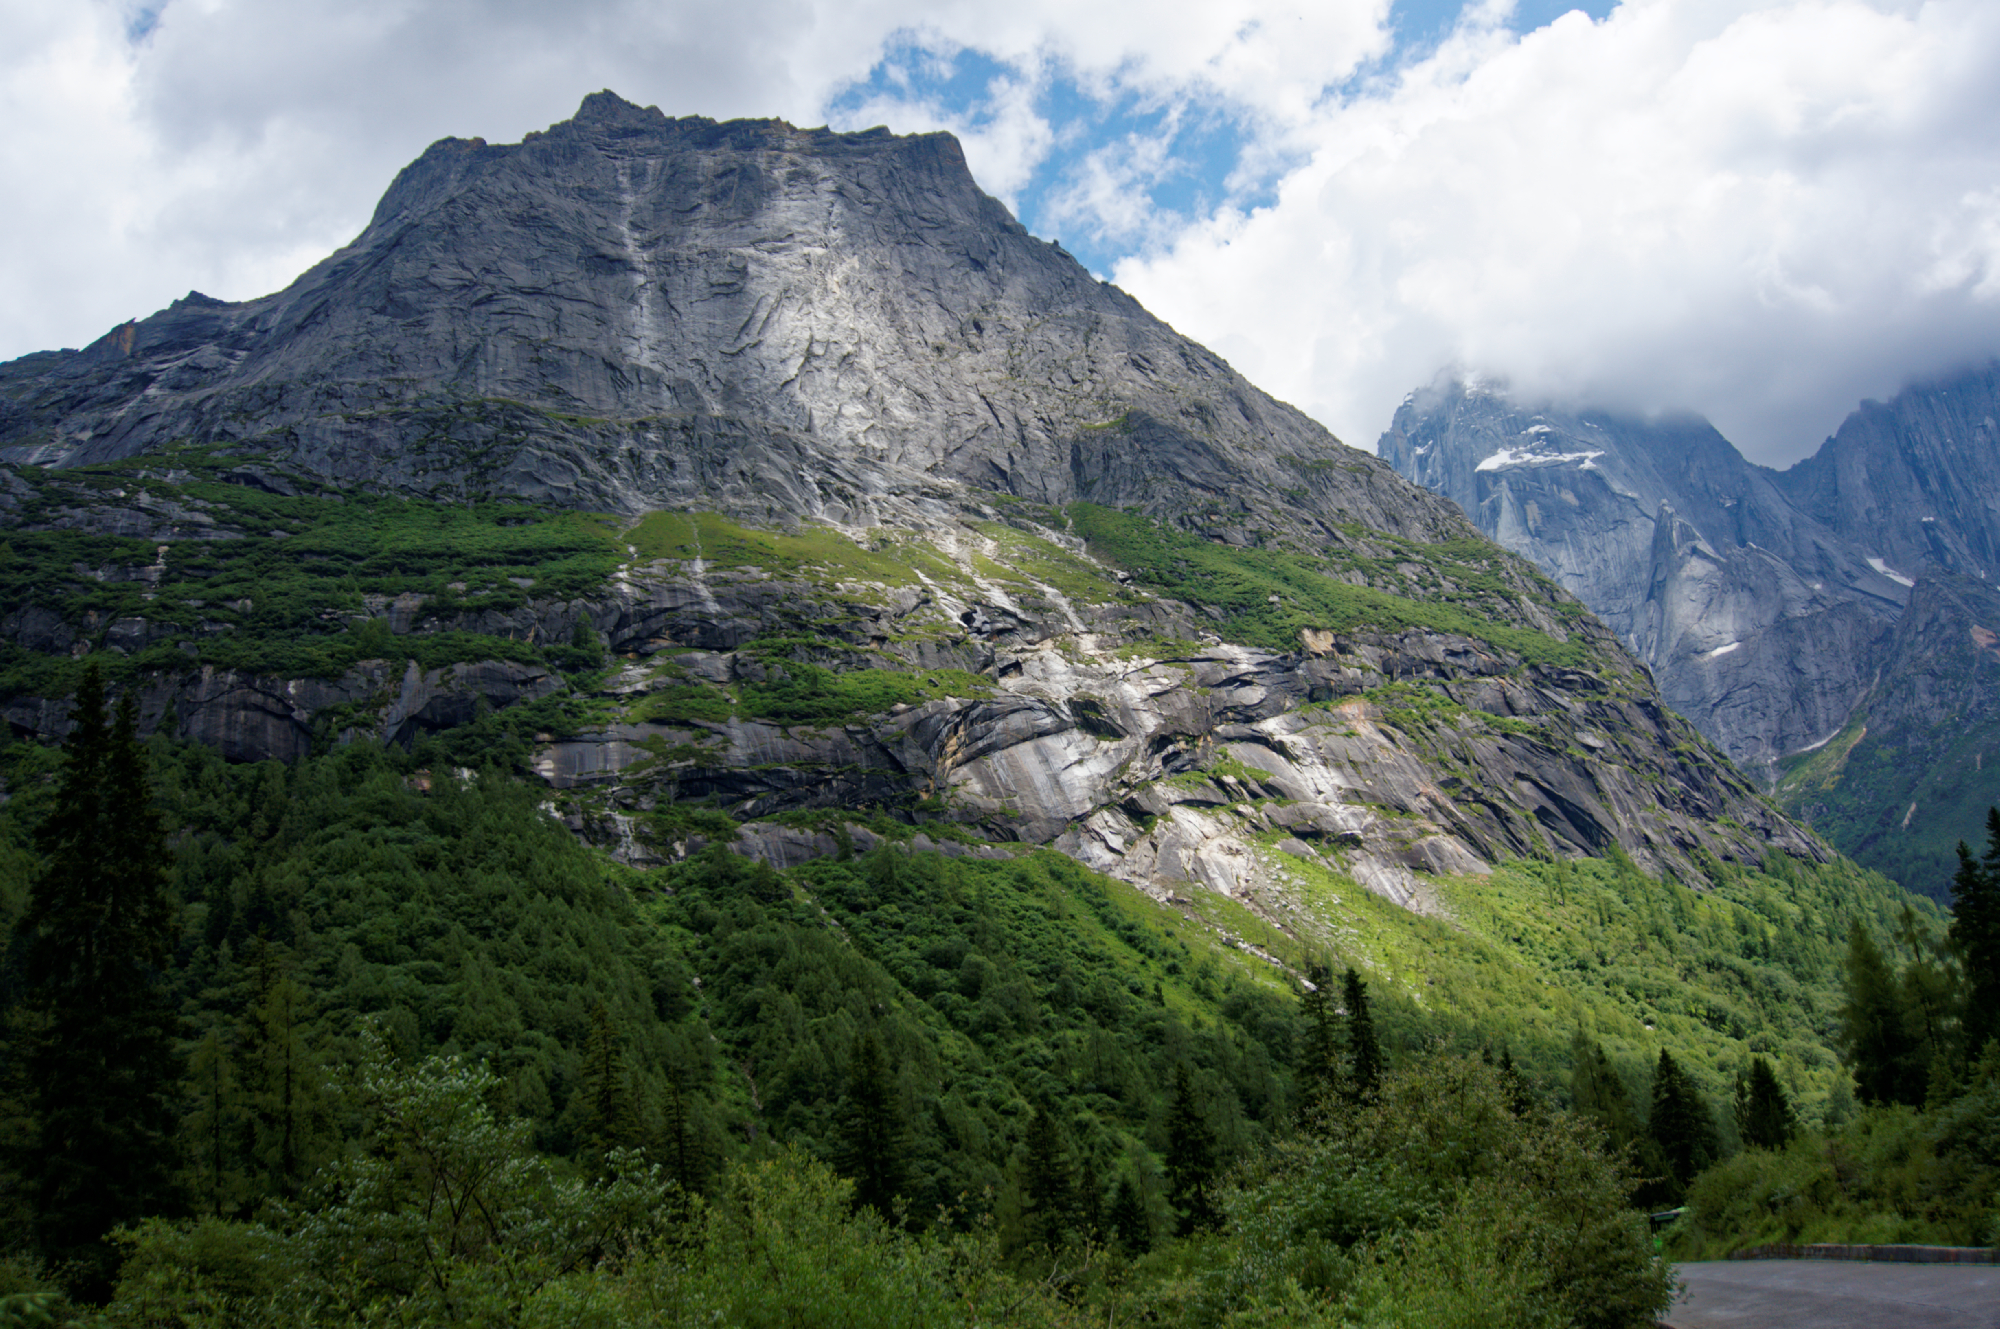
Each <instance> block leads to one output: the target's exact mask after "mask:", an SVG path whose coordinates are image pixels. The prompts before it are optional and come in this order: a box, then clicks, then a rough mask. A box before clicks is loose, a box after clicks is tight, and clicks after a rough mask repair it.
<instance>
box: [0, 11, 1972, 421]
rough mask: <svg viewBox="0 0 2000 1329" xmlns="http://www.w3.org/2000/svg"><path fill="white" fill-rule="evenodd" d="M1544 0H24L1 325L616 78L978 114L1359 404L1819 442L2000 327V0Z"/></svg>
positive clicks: (654, 86)
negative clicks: (1667, 417)
mask: <svg viewBox="0 0 2000 1329" xmlns="http://www.w3.org/2000/svg"><path fill="white" fill-rule="evenodd" d="M1512 8H1513V5H1512V0H1481V2H1480V3H1478V4H1474V5H1472V6H1470V7H1468V8H1467V9H1466V11H1465V12H1464V14H1463V15H1462V16H1461V18H1460V20H1459V22H1458V23H1457V25H1456V27H1455V28H1454V29H1452V30H1451V31H1450V32H1449V34H1448V35H1447V36H1446V37H1445V38H1444V40H1443V41H1442V42H1441V43H1439V44H1437V45H1436V46H1435V47H1434V48H1430V49H1427V50H1426V51H1424V52H1423V53H1421V55H1420V57H1412V56H1410V55H1409V54H1408V53H1407V52H1402V53H1399V52H1396V51H1394V50H1393V49H1392V47H1391V43H1392V41H1393V38H1394V31H1395V28H1394V22H1393V21H1394V19H1395V16H1394V15H1392V14H1391V12H1390V9H1389V5H1388V0H1349V2H1348V3H1318V4H1313V5H1297V4H1293V5H1290V6H1284V5H1280V4H1278V3H1277V2H1276V0H1167V2H1166V3H1162V0H1147V2H1146V3H1140V2H1139V0H1105V2H1104V3H1098V4H1092V5H1084V6H1079V5H1074V4H1070V3H1067V0H1060V2H1059V0H1015V2H1014V3H1009V4H1005V5H995V4H993V3H992V2H991V0H737V3H734V4H731V5H727V6H718V5H714V4H712V3H708V2H707V0H702V2H701V3H696V0H573V2H572V3H569V4H565V5H563V6H549V5H546V4H542V3H539V2H538V0H343V3H341V4H339V5H327V4H323V3H320V0H166V3H165V4H164V5H163V6H162V5H160V4H158V3H157V0H68V3H57V2H56V0H0V109H4V113H5V115H6V123H7V125H8V128H9V132H8V134H7V135H5V136H0V170H4V171H5V172H6V178H7V179H8V180H9V181H10V183H11V184H12V185H13V186H14V187H13V188H11V189H10V195H11V196H12V203H11V206H10V208H9V209H8V210H6V211H5V212H4V213H0V228H4V230H0V237H4V239H5V241H6V243H5V244H0V357H5V356H11V355H16V354H20V353H23V352H25V351H28V350H32V349H37V348H40V347H45V346H56V345H78V344H81V343H82V342H85V341H88V340H90V339H91V338H93V337H95V336H98V335H100V334H101V333H102V332H103V331H104V330H106V329H107V328H109V327H111V326H112V325H113V324H115V323H117V322H119V321H121V320H123V319H125V318H127V317H131V316H134V315H143V314H145V313H147V312H149V311H151V310H153V309H156V308H158V307H160V306H161V305H163V304H165V303H166V302H167V301H168V300H170V299H172V298H174V297H175V296H178V295H179V294H181V293H183V292H184V291H186V290H187V289H189V288H190V287H194V288H199V289H202V290H205V291H207V292H209V293H210V294H213V295H218V296H223V297H226V298H245V297H249V296H253V295H257V294H260V293H262V292H264V291H267V290H271V289H275V288H276V287H278V286H281V285H283V284H284V283H285V282H286V281H288V280H289V279H290V278H291V277H292V276H293V275H295V274H296V273H297V272H298V271H300V270H301V269H303V268H304V267H305V266H307V265H308V264H309V263H311V262H312V261H314V260H315V259H317V258H318V257H320V256H322V255H324V254H325V253H327V252H328V251H329V250H331V249H332V248H334V247H335V246H337V245H339V244H341V243H343V242H344V241H346V240H347V239H348V238H350V237H351V236H353V235H354V234H355V233H356V232H357V231H358V230H359V229H360V227H361V226H362V224H363V223H364V222H365V220H366V218H367V215H368V212H369V210H370V209H371V208H372V207H373V205H374V201H375V199H376V198H377V197H378V196H379V195H380V193H381V191H382V189H383V188H384V187H385V186H386V184H387V183H388V181H389V179H390V178H391V177H392V176H393V174H394V172H395V171H396V170H397V169H398V168H399V167H400V166H402V165H403V164H404V163H406V162H407V161H409V160H410V159H412V158H413V157H415V156H416V155H417V153H418V152H420V151H421V150H422V149H423V147H424V146H425V144H427V143H428V142H430V141H431V140H433V139H435V138H438V137H441V136H443V135H446V134H459V135H465V136H472V135H480V136H484V137H486V138H489V139H494V140H496V141H504V140H509V139H513V138H518V137H519V135H520V134H521V133H523V132H524V131H526V130H529V129H537V128H541V127H543V126H545V125H547V124H549V123H551V122H553V121H556V120H559V119H562V118H564V117H565V116H567V115H569V114H571V113H572V112H573V110H574V109H575V106H576V103H577V100H578V99H579V97H580V96H581V95H582V94H583V93H584V92H587V91H590V90H593V89H596V88H600V87H610V88H613V89H615V90H617V91H618V92H620V93H621V94H622V95H624V96H626V97H629V98H631V99H633V100H635V101H638V102H641V103H657V104H658V105H659V106H660V107H661V108H662V109H663V110H665V111H667V112H668V113H669V114H703V115H711V116H716V117H718V118H724V117H730V116H738V115H778V116H782V117H784V118H787V119H790V120H793V121H794V122H796V123H801V124H816V123H820V122H823V121H826V120H828V119H832V120H833V121H834V122H835V123H836V124H837V125H838V126H840V127H850V128H860V127H865V126H866V125H869V124H874V123H888V124H889V125H891V126H892V127H893V128H895V129H898V130H900V131H905V132H908V131H913V130H921V129H932V128H944V129H950V130H952V131H953V132H955V133H958V134H959V135H960V136H961V138H963V139H964V141H965V143H966V147H967V155H968V159H969V160H970V161H971V163H972V164H973V167H974V170H975V173H976V174H977V175H978V176H979V177H980V179H981V181H982V183H983V184H984V185H985V186H986V187H987V188H988V189H989V190H990V191H992V192H994V193H996V194H998V195H1000V196H1002V197H1003V198H1007V199H1010V200H1014V199H1028V198H1032V200H1033V201H1035V202H1036V203H1037V205H1038V208H1039V211H1040V214H1041V220H1043V221H1045V222H1048V223H1059V224H1060V225H1061V227H1062V231H1063V233H1064V234H1065V235H1066V236H1070V235H1072V233H1073V232H1075V233H1076V234H1077V235H1089V236H1094V237H1095V238H1096V241H1097V246H1096V252H1098V253H1101V254H1106V255H1109V256H1111V257H1117V256H1118V255H1124V256H1125V257H1124V258H1123V261H1121V262H1119V263H1118V264H1117V266H1116V268H1115V274H1114V275H1115V276H1116V278H1117V280H1119V282H1120V283H1121V284H1123V285H1125V286H1126V287H1127V288H1128V289H1130V290H1131V291H1133V293H1134V294H1136V295H1137V296H1139V298H1140V299H1141V300H1143V301H1145V302H1146V303H1147V304H1148V305H1149V306H1150V307H1151V308H1153V309H1154V310H1155V311H1156V312H1158V313H1160V314H1161V315H1162V316H1164V317H1166V318H1168V319H1169V320H1170V321H1172V322H1173V323H1175V324H1176V325H1177V326H1178V327H1180V328H1181V329H1182V330H1183V331H1185V332H1187V333H1189V334H1191V335H1193V336H1195V337H1197V338H1199V339H1201V340H1203V341H1206V342H1208V343H1210V344H1211V345H1214V346H1215V347H1216V348H1217V349H1219V350H1221V351H1223V352H1224V353H1225V354H1227V355H1229V356H1230V357H1231V358H1232V359H1233V360H1235V361H1236V362H1237V364H1238V365H1239V366H1240V367H1241V368H1243V369H1244V370H1245V371H1246V372H1248V373H1249V374H1250V375H1251V376H1252V377H1253V378H1255V379H1256V380H1257V381H1259V382H1261V383H1263V384H1264V385H1265V386H1267V387H1269V388H1271V389H1272V390H1273V391H1276V392H1278V393H1279V394H1280V395H1282V396H1285V397H1288V398H1289V399H1291V400H1294V401H1296V402H1297V403H1299V404H1300V405H1301V406H1303V407H1305V408H1306V409H1308V410H1309V411H1312V412H1313V413H1314V414H1315V415H1317V416H1319V417H1320V418H1321V419H1323V420H1325V421H1327V423H1329V424H1330V425H1332V426H1333V427H1334V428H1335V429H1336V431H1337V432H1339V433H1341V434H1342V436H1343V437H1346V438H1347V439H1349V441H1351V442H1355V443H1357V444H1360V445H1363V446H1367V445H1368V444H1369V443H1370V442H1372V440H1373V439H1374V437H1375V436H1376V434H1377V433H1378V432H1379V431H1380V430H1381V429H1382V427H1383V426H1384V425H1385V424H1386V423H1387V421H1388V418H1389V415H1390V413H1391V412H1392V411H1393V409H1394V406H1395V404H1396V402H1397V401H1398V400H1399V399H1400V398H1401V396H1402V395H1403V394H1404V393H1405V392H1406V391H1408V390H1410V389H1411V388H1413V387H1416V386H1418V385H1420V384H1422V383H1425V382H1427V381H1429V379H1430V378H1431V377H1432V375H1433V374H1434V373H1436V372H1437V370H1438V369H1439V368H1440V367H1441V366H1445V365H1457V366H1460V367H1462V368H1463V369H1465V370H1466V371H1468V372H1479V373H1482V374H1485V375H1489V376H1495V377H1504V378H1506V379H1508V380H1509V381H1510V382H1512V383H1513V384H1514V385H1515V387H1516V388H1517V390H1518V391H1520V392H1522V393H1525V394H1548V395H1553V396H1560V397H1564V398H1567V399H1570V400H1573V401H1577V402H1591V403H1597V404H1603V405H1611V406H1619V407H1624V408H1628V409H1654V408H1687V409H1695V410H1700V411H1703V412H1706V413H1707V414H1709V415H1710V416H1711V417H1712V418H1714V419H1715V420H1716V421H1717V423H1718V424H1719V425H1721V426H1722V427H1723V428H1724V430H1725V432H1727V433H1729V434H1730V435H1731V437H1733V438H1735V439H1737V440H1738V441H1739V442H1740V443H1742V444H1744V445H1745V446H1746V448H1747V449H1748V450H1750V451H1752V452H1753V454H1755V455H1758V456H1759V457H1761V458H1764V459H1770V460H1782V459H1787V458H1789V457H1792V456H1796V455H1799V454H1801V453H1803V452H1805V451H1808V450H1810V448H1811V447H1812V446H1814V445H1815V444H1816V443H1817V441H1818V439H1819V438H1820V437H1821V436H1822V435H1823V434H1825V433H1826V432H1827V431H1828V430H1829V429H1831V428H1832V427H1833V426H1834V425H1835V424H1837V422H1838V421H1839V419H1840V417H1841V415H1842V414H1843V413H1844V412H1845V411H1846V410H1847V409H1849V408H1850V407H1851V406H1852V404H1853V403H1854V401H1855V400H1856V399H1857V398H1859V397H1860V396H1862V395H1871V394H1872V395H1886V394H1887V393H1890V392H1893V391H1895V389H1896V388H1897V387H1898V386H1900V385H1901V384H1902V383H1903V382H1904V381H1905V380H1906V379H1908V378H1909V377H1911V376H1914V375H1922V374H1926V373H1931V372H1936V371H1939V370H1943V369H1947V368H1949V367H1952V366H1953V365H1954V364H1957V363H1962V362H1967V361H1972V360H1978V359H1984V358H1986V357H1988V356H1991V355H1992V354H1994V353H1995V352H1996V351H2000V262H1996V255H2000V137H1996V136H1995V135H1993V134H1992V133H1991V130H1990V126H1991V125H1992V124H1994V123H1996V122H2000V121H1996V115H1995V112H1996V110H2000V105H1996V103H2000V77H1996V74H2000V7H1996V6H1993V5H1991V4H1990V3H1989V2H1988V0H1625V3H1623V4H1622V5H1620V6H1619V7H1618V8H1617V9H1616V10H1614V11H1612V12H1611V13H1610V15H1609V17H1608V18H1606V19H1604V20H1601V21H1596V22H1593V21H1591V20H1590V19H1588V18H1586V17H1585V16H1584V15H1582V14H1580V13H1572V14H1570V15H1568V16H1566V17H1564V18H1562V19H1559V20H1557V21H1556V22H1554V23H1553V24H1551V25H1549V26H1547V27H1544V28H1542V29H1539V30H1537V31H1535V32H1533V33H1530V34H1528V35H1527V36H1525V37H1521V36H1517V35H1516V33H1514V32H1513V31H1511V30H1510V29H1509V28H1508V26H1507V19H1508V15H1509V14H1510V13H1511V11H1512ZM968 53H971V54H974V55H976V56H977V57H978V59H977V61H976V62H974V65H976V68H977V70H978V72H977V76H976V78H974V79H973V80H972V82H973V84H974V85H975V86H971V87H966V86H962V84H963V82H964V80H958V81H956V82H954V81H952V80H951V79H948V78H946V77H945V74H944V73H943V72H941V71H949V70H952V69H960V68H968V67H973V66H963V65H960V64H957V63H955V62H957V61H959V59H960V57H963V56H966V55H967V54H968ZM1114 106H1115V107H1120V108H1123V110H1121V111H1120V112H1119V113H1117V114H1112V113H1110V112H1107V111H1104V110H1102V108H1105V107H1114ZM1092 108H1098V109H1096V110H1093V109H1092ZM1134 108H1137V110H1136V112H1135V111H1134ZM1189 125H1196V126H1206V127H1208V130H1211V131H1212V130H1214V128H1215V126H1218V125H1219V126H1222V131H1224V132H1209V133H1208V137H1207V138H1205V139H1202V140H1201V141H1202V142H1204V143H1206V144H1207V148H1206V149H1204V151H1209V152H1211V157H1213V155H1214V154H1216V153H1220V154H1222V155H1223V156H1226V157H1227V159H1228V160H1227V161H1225V162H1223V163H1222V165H1221V166H1219V167H1218V166H1217V162H1216V160H1214V159H1209V160H1203V161H1201V162H1198V163H1191V161H1190V160H1189V158H1188V156H1187V154H1188V153H1189V152H1190V151H1192V149H1191V148H1190V147H1189V144H1190V143H1191V142H1193V141H1194V137H1199V136H1198V135H1197V136H1193V137H1191V135H1190V133H1189V132H1187V127H1188V126H1189ZM1205 132H1207V131H1205ZM1217 145H1220V146H1219V147H1218V146H1217ZM1232 168H1233V169H1232ZM1191 183H1192V185H1193V186H1199V187H1198V188H1192V187H1190V186H1191ZM1176 188H1180V189H1181V193H1180V194H1179V195H1173V191H1174V190H1175V189H1176ZM1170 196H1172V197H1173V198H1174V201H1173V202H1172V203H1171V205H1169V204H1168V203H1165V202H1163V201H1162V200H1163V199H1167V198H1169V197H1170ZM1253 202H1255V203H1256V204H1257V206H1252V203H1253ZM1073 238H1074V237H1073ZM1073 247H1075V246H1074V245H1073ZM1079 252H1081V250H1080V251H1079ZM1093 261H1096V260H1095V259H1094V260H1093Z"/></svg>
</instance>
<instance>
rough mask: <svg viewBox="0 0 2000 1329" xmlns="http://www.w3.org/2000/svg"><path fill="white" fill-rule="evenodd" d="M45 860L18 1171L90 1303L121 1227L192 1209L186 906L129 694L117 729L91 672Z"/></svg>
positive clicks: (31, 918)
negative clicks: (183, 976)
mask: <svg viewBox="0 0 2000 1329" xmlns="http://www.w3.org/2000/svg"><path fill="white" fill-rule="evenodd" d="M72 719H73V720H74V722H75V727H74V728H73V729H72V731H71V733H70V736H69V738H68V740H67V741H66V742H65V743H64V745H63V748H64V753H65V755H66V757H67V760H66V762H65V764H64V767H63V772H62V776H61V780H60V783H59V785H58V788H57V794H56V800H55V809H54V811H52V812H51V813H50V815H49V817H48V819H47V821H46V822H44V823H43V825H42V826H41V828H40V829H39V831H38V832H37V834H36V847H37V848H38V849H39V850H40V851H41V854H42V858H43V862H42V868H41V871H40V873H39V874H38V875H37V876H36V878H35V880H34V883H33V886H32V889H31V893H30V896H29V903H28V909H27V912H26V913H25V914H24V915H23V916H22V919H21V922H20V924H19V930H20V933H21V940H22V943H23V950H24V953H25V955H24V960H25V963H24V980H25V982H24V992H23V1003H22V1004H23V1006H24V1007H25V1008H26V1009H25V1011H24V1012H23V1014H24V1015H25V1016H26V1017H27V1018H26V1020H25V1021H24V1024H23V1026H22V1032H23V1034H24V1035H25V1036H24V1037H21V1038H20V1040H19V1044H20V1046H21V1048H22V1053H23V1062H24V1064H25V1069H26V1071H27V1075H28V1080H29V1083H30V1085H31V1089H30V1094H29V1109H30V1113H31V1116H32V1118H33V1120H34V1125H35V1129H34V1134H33V1138H32V1139H30V1140H27V1141H23V1142H19V1163H18V1172H19V1174H20V1175H21V1176H22V1178H23V1179H24V1181H25V1182H26V1183H27V1186H28V1189H29V1192H30V1195H31V1200H32V1203H33V1205H34V1209H35V1237H36V1241H37V1243H38V1245H39V1247H40V1249H41V1253H42V1256H43V1258H44V1259H45V1260H47V1261H49V1262H50V1263H51V1264H59V1265H68V1266H69V1267H70V1268H71V1269H72V1270H73V1271H74V1275H73V1278H74V1281H73V1288H74V1290H75V1291H76V1292H77V1293H78V1294H80V1295H82V1296H86V1297H96V1296H99V1295H101V1294H102V1293H103V1292H104V1291H105V1290H107V1289H108V1287H109V1280H110V1276H111V1271H112V1269H113V1267H114V1260H113V1257H112V1254H111V1252H110V1250H109V1248H108V1247H107V1246H106V1245H105V1244H104V1241H103V1238H104V1236H105V1234H106V1233H108V1232H109V1231H110V1230H111V1229H112V1228H113V1227H116V1226H118V1225H119V1224H122V1223H130V1222H136V1221H137V1220H138V1219H140V1218H143V1217H145V1216H147V1215H151V1214H162V1213H171V1212H174V1211H175V1210H177V1209H178V1207H179V1206H178V1201H179V1195H178V1193H177V1188H176V1185H175V1172H176V1166H175V1164H176V1157H175V1152H174V1135H175V1127H176V1125H177V1118H178V1115H179V1114H178V1111H177V1102H176V1100H177V1098H178V1094H179V1090H180V1085H181V1069H182V1068H181V1065H180V1062H179V1058H178V1057H177V1056H176V1053H175V1048H174V1043H175V1039H176V1036H177V1035H178V1033H179V1028H178V1020H177V1019H176V1017H175V1013H174V1009H173V1004H172V1002H171V999H170V997H169V994H168V989H167V975H166V966H167V964H168V962H169V960H170V959H171V958H172V954H173V946H174V930H175V923H176V920H177V915H178V910H177V908H176V906H175V903H174V900H173V898H172V896H171V895H170V893H169V891H168V888H167V864H168V851H167V845H166V827H165V824H164V821H163V820H162V818H161V816H160V814H159V812H158V811H157V810H156V809H155V808H154V807H153V805H152V796H151V792H150V790H149V788H148V780H147V769H146V754H145V750H144V748H143V747H141V745H140V743H139V738H138V711H137V707H136V705H135V704H134V702H133V699H132V696H131V694H130V693H127V694H126V696H125V697H124V699H123V700H122V701H121V702H120V704H119V707H118V713H117V717H116V719H115V721H114V722H113V723H112V724H110V725H108V726H107V725H106V724H105V716H104V681H103V677H102V675H101V674H100V673H99V671H98V668H97V666H96V663H95V662H94V661H93V662H91V663H89V664H86V665H85V667H84V673H83V679H82V681H81V683H80V684H79V685H78V688H77V693H76V706H75V710H74V711H73V712H72Z"/></svg>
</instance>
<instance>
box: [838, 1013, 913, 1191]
mask: <svg viewBox="0 0 2000 1329" xmlns="http://www.w3.org/2000/svg"><path fill="white" fill-rule="evenodd" d="M906 1134H907V1132H906V1131H905V1129H904V1125H903V1119H902V1113H901V1112H900V1111H899V1110H898V1107H897V1104H896V1097H895V1092H894V1089H893V1087H892V1086H891V1085H890V1083H889V1069H888V1064H887V1062H886V1060H885V1059H884V1057H883V1056H882V1044H881V1043H880V1042H878V1041H877V1040H876V1038H875V1035H874V1034H873V1033H864V1034H862V1035H861V1036H860V1037H859V1038H857V1039H855V1040H854V1055H853V1057H852V1058H850V1059H849V1063H848V1072H847V1093H846V1096H845V1097H844V1098H843V1099H842V1100H841V1104H840V1156H839V1163H840V1168H841V1171H842V1172H844V1173H846V1174H847V1175H848V1176H849V1177H851V1178H853V1180H854V1202H855V1203H856V1204H857V1205H865V1206H867V1207H868V1208H870V1209H873V1210H874V1211H875V1212H876V1213H878V1214H880V1215H882V1217H884V1218H888V1219H893V1218H894V1216H895V1202H896V1195H897V1192H899V1191H900V1190H901V1189H902V1185H903V1161H902V1151H903V1144H904V1136H905V1135H906Z"/></svg>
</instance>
